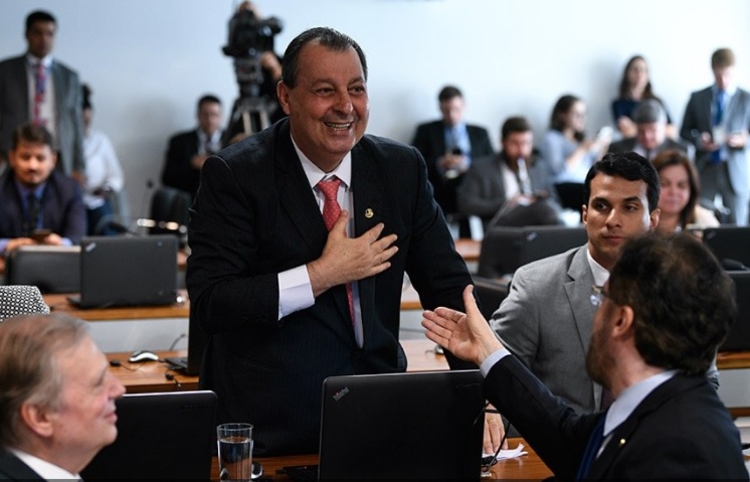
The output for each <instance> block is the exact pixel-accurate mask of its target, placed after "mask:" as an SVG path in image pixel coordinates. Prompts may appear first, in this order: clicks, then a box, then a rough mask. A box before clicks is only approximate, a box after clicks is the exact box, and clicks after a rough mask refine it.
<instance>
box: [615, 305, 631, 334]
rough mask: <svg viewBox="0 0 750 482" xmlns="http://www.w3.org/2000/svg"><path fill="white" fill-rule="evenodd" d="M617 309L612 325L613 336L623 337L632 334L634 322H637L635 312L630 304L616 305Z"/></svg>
mask: <svg viewBox="0 0 750 482" xmlns="http://www.w3.org/2000/svg"><path fill="white" fill-rule="evenodd" d="M615 309H616V310H617V311H616V313H615V318H614V325H613V326H612V336H613V337H614V338H622V337H628V336H631V335H632V333H633V323H634V322H635V312H634V311H633V308H631V307H630V306H627V305H625V306H619V305H616V306H615Z"/></svg>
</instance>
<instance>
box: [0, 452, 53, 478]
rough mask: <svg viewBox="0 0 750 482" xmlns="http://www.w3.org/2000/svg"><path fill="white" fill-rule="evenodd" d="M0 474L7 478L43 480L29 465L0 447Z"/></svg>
mask: <svg viewBox="0 0 750 482" xmlns="http://www.w3.org/2000/svg"><path fill="white" fill-rule="evenodd" d="M0 474H4V475H6V476H7V477H8V480H44V479H43V478H42V477H40V476H39V474H37V473H36V472H34V471H33V470H32V469H31V467H29V466H28V465H26V464H24V463H23V462H21V459H19V458H18V457H16V456H15V455H13V454H11V453H10V452H5V451H4V450H2V449H0ZM0 478H3V477H0Z"/></svg>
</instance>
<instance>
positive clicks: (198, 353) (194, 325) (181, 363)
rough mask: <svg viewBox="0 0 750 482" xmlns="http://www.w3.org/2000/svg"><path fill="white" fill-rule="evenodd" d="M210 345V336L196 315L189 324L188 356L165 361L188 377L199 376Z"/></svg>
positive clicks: (168, 358)
mask: <svg viewBox="0 0 750 482" xmlns="http://www.w3.org/2000/svg"><path fill="white" fill-rule="evenodd" d="M207 344H208V335H207V334H206V332H205V331H203V328H201V327H200V325H199V324H198V320H197V319H196V317H195V315H193V314H191V315H190V320H189V323H188V354H187V356H178V357H167V358H165V359H164V361H166V362H167V363H168V364H169V365H170V367H171V368H172V369H174V370H181V371H183V372H185V374H187V375H199V374H200V371H201V364H202V363H203V352H204V351H205V350H206V345H207Z"/></svg>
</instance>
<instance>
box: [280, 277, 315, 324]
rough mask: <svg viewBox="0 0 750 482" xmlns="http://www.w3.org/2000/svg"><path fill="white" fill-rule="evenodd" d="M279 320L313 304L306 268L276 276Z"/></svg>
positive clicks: (313, 299)
mask: <svg viewBox="0 0 750 482" xmlns="http://www.w3.org/2000/svg"><path fill="white" fill-rule="evenodd" d="M278 281H279V319H282V318H283V317H285V316H287V315H290V314H292V313H294V312H295V311H299V310H304V309H305V308H309V307H310V306H312V305H314V304H315V296H314V295H313V291H312V284H311V283H310V275H309V274H308V272H307V266H305V265H302V266H297V267H296V268H292V269H289V270H286V271H282V272H281V273H279V274H278Z"/></svg>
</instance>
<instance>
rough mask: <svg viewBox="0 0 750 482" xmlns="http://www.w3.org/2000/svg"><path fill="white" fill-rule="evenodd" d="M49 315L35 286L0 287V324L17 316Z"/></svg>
mask: <svg viewBox="0 0 750 482" xmlns="http://www.w3.org/2000/svg"><path fill="white" fill-rule="evenodd" d="M33 314H44V315H46V314H49V306H47V303H45V302H44V298H42V293H41V292H40V291H39V288H37V287H36V286H20V285H17V286H0V322H2V321H5V320H7V319H8V318H12V317H14V316H19V315H33Z"/></svg>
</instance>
